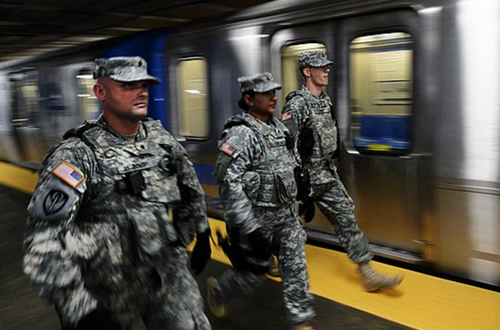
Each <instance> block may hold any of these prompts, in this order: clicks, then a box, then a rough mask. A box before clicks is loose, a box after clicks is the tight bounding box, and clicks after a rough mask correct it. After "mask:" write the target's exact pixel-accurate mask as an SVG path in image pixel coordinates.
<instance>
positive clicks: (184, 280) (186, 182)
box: [24, 118, 210, 330]
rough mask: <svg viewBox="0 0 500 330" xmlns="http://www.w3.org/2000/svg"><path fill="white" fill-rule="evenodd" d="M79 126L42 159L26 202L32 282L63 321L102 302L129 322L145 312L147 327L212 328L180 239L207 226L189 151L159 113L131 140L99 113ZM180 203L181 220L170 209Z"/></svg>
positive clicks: (28, 271)
mask: <svg viewBox="0 0 500 330" xmlns="http://www.w3.org/2000/svg"><path fill="white" fill-rule="evenodd" d="M78 131H80V132H82V131H83V133H81V138H80V137H76V136H75V137H70V138H68V139H66V140H64V141H63V142H61V143H60V144H59V145H58V146H56V147H54V148H53V149H52V150H51V151H50V152H49V154H48V155H47V156H46V158H45V159H44V162H43V165H44V168H43V169H42V170H41V172H40V177H39V181H38V184H37V187H36V190H35V192H34V194H33V197H32V199H31V202H30V204H29V207H28V221H27V229H26V235H25V241H24V249H25V254H24V272H25V274H26V275H27V276H28V277H29V278H30V279H31V281H32V283H33V285H34V287H35V290H36V291H37V292H38V294H39V295H40V296H41V297H42V298H43V299H45V300H46V301H48V302H51V303H54V304H55V305H56V307H57V309H58V311H59V313H60V314H61V315H62V319H63V322H64V323H65V324H67V325H72V324H76V323H77V322H78V320H80V319H81V318H82V317H84V316H85V315H87V314H88V313H90V312H91V311H93V310H94V309H96V307H97V306H98V305H99V306H103V307H105V308H107V309H109V310H111V311H112V312H113V313H114V315H115V316H116V317H117V318H118V319H119V320H120V322H121V323H122V324H123V325H124V326H125V327H126V326H128V325H129V324H130V322H131V320H132V319H133V318H136V317H138V316H139V315H142V316H143V320H144V322H145V323H146V325H149V327H148V328H154V329H167V328H168V329H186V330H193V329H210V325H209V323H208V320H207V319H206V316H205V315H204V313H203V304H202V300H201V296H200V293H199V290H198V287H197V284H196V282H195V280H194V278H193V277H192V275H191V273H190V271H189V269H188V268H187V252H186V251H185V249H184V246H185V245H186V244H187V243H189V242H190V241H191V240H192V239H193V236H194V235H195V233H201V232H204V231H206V230H207V229H208V228H209V225H208V221H207V218H206V209H205V201H204V193H203V190H202V188H201V186H200V184H199V182H198V179H197V177H196V173H195V172H194V169H193V165H192V163H191V162H190V160H189V158H188V155H187V153H186V151H185V150H184V149H183V147H182V146H181V145H180V144H179V143H178V142H177V141H176V140H175V139H174V138H173V137H172V136H171V135H170V134H169V133H168V132H166V131H165V130H164V129H163V127H162V126H161V124H160V123H159V122H157V121H150V120H146V121H144V122H143V123H142V124H141V127H140V131H139V134H138V135H137V137H136V138H135V140H132V141H129V140H125V139H123V138H122V137H121V136H119V135H118V134H117V133H116V132H115V131H113V129H112V128H110V127H109V126H107V125H106V124H105V123H104V121H103V119H102V118H100V119H99V120H98V121H97V123H96V125H92V126H90V129H89V127H86V130H76V131H75V132H78ZM60 164H67V165H64V166H65V168H66V169H67V171H66V172H65V173H59V172H61V171H59V170H57V169H58V168H59V166H60ZM56 174H58V175H56ZM78 180H79V181H78ZM179 205H181V206H187V207H189V210H190V212H191V217H190V218H189V221H188V219H184V220H186V223H174V222H173V220H172V219H171V217H170V216H169V210H171V209H174V208H176V207H178V206H179ZM153 310H154V311H155V312H154V313H153V312H152V311H153Z"/></svg>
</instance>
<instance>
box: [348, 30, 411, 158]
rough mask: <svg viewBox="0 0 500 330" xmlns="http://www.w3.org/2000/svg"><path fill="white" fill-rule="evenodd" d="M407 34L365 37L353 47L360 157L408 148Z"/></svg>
mask: <svg viewBox="0 0 500 330" xmlns="http://www.w3.org/2000/svg"><path fill="white" fill-rule="evenodd" d="M412 45H413V41H412V37H411V35H410V34H408V33H404V32H394V33H384V34H376V35H368V36H362V37H358V38H356V39H354V40H353V41H352V42H351V45H350V102H351V104H350V111H351V126H350V136H351V139H352V144H353V146H354V147H355V148H356V149H357V150H358V151H359V152H362V153H377V154H394V155H400V154H405V153H407V152H408V150H409V148H410V134H409V127H410V124H409V122H410V118H411V115H412V103H413V95H412V85H413V72H412V68H413V50H412Z"/></svg>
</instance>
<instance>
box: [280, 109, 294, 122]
mask: <svg viewBox="0 0 500 330" xmlns="http://www.w3.org/2000/svg"><path fill="white" fill-rule="evenodd" d="M290 118H292V112H291V111H287V112H285V113H283V115H282V116H281V120H288V119H290Z"/></svg>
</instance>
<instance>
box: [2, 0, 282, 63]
mask: <svg viewBox="0 0 500 330" xmlns="http://www.w3.org/2000/svg"><path fill="white" fill-rule="evenodd" d="M270 1H273V0H146V1H138V0H121V1H105V0H70V1H68V0H0V63H1V62H5V61H9V60H18V59H21V58H23V57H30V56H35V55H40V54H43V53H47V52H50V51H54V50H59V49H62V48H66V47H72V46H77V45H79V44H83V43H89V42H93V41H99V40H104V39H109V38H115V37H121V36H125V35H129V34H133V33H137V32H141V31H147V30H152V29H157V28H163V27H174V26H180V25H182V24H187V23H190V22H193V21H199V20H204V19H210V18H212V19H213V18H217V17H223V16H226V15H229V14H231V13H233V12H236V11H238V10H241V9H244V8H247V7H251V6H253V5H257V4H261V3H264V2H270Z"/></svg>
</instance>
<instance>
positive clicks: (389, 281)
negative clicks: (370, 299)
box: [359, 263, 403, 292]
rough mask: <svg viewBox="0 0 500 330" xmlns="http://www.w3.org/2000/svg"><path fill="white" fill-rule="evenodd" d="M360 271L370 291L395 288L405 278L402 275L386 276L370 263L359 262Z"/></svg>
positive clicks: (367, 289)
mask: <svg viewBox="0 0 500 330" xmlns="http://www.w3.org/2000/svg"><path fill="white" fill-rule="evenodd" d="M359 272H360V273H361V277H362V279H363V284H364V285H365V288H366V291H368V292H374V291H378V290H380V289H390V288H394V287H396V286H398V285H399V283H401V281H402V280H403V277H402V276H401V275H396V276H385V275H382V274H380V273H377V272H376V271H375V270H374V269H373V268H372V267H371V266H370V265H369V264H368V263H364V264H359Z"/></svg>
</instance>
